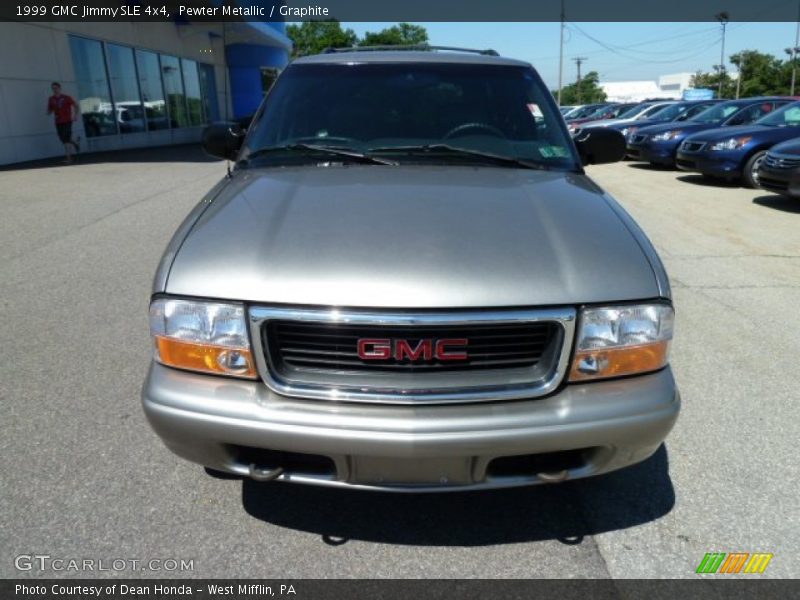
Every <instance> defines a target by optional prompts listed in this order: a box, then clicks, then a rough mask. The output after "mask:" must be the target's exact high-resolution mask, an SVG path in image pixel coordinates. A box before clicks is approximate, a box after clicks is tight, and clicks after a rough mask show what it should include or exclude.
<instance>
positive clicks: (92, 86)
mask: <svg viewBox="0 0 800 600" xmlns="http://www.w3.org/2000/svg"><path fill="white" fill-rule="evenodd" d="M69 46H70V51H71V52H72V64H73V65H74V67H75V79H76V80H77V85H78V98H77V101H78V106H79V107H80V112H81V118H82V119H83V129H84V132H85V134H86V137H96V136H100V135H111V134H115V133H117V121H116V119H115V118H114V114H113V113H114V110H113V105H112V104H111V93H110V91H109V86H108V76H107V74H106V63H105V58H104V55H103V45H102V44H101V43H100V42H98V41H95V40H87V39H85V38H80V37H74V36H70V37H69Z"/></svg>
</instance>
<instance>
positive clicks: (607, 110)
mask: <svg viewBox="0 0 800 600" xmlns="http://www.w3.org/2000/svg"><path fill="white" fill-rule="evenodd" d="M634 106H637V105H636V104H609V105H608V106H603V107H600V108H598V109H597V110H596V111H594V112H593V113H592V114H590V115H589V116H588V117H583V118H580V119H569V120H567V127H568V128H569V130H570V131H573V130H575V129H578V128H579V127H580V126H581V125H582V124H583V123H588V122H589V121H602V120H604V119H617V118H619V116H620V115H621V114H623V113H625V112H627V111H629V110H630V109H632V108H633V107H634Z"/></svg>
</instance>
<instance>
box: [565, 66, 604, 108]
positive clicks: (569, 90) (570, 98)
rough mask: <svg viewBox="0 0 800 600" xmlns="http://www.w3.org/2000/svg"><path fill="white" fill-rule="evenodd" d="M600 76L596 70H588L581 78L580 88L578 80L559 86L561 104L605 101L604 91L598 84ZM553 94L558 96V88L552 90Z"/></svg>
mask: <svg viewBox="0 0 800 600" xmlns="http://www.w3.org/2000/svg"><path fill="white" fill-rule="evenodd" d="M599 81H600V76H599V75H598V74H597V71H589V72H588V73H587V74H586V76H585V77H583V78H582V79H581V83H580V88H579V87H578V82H577V81H576V82H575V83H570V84H569V85H565V86H564V87H562V88H561V104H562V105H565V106H567V105H571V104H592V103H594V102H605V100H606V93H605V92H604V91H603V88H601V87H600V86H599ZM553 96H555V97H556V98H557V97H558V90H554V91H553Z"/></svg>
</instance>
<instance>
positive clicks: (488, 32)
mask: <svg viewBox="0 0 800 600" xmlns="http://www.w3.org/2000/svg"><path fill="white" fill-rule="evenodd" d="M417 24H418V25H422V26H424V27H425V28H426V29H427V30H428V38H429V40H430V43H431V44H433V45H440V46H460V47H467V48H492V49H494V50H497V51H498V52H499V53H500V54H501V55H502V56H508V57H511V58H519V59H522V60H525V61H528V62H530V63H531V64H533V66H534V67H536V70H537V71H539V74H540V75H541V76H542V78H543V79H544V80H545V83H547V85H548V86H549V87H550V88H553V89H554V88H556V87H557V86H558V45H559V29H560V23H557V22H556V23H417ZM391 25H394V23H342V26H343V27H349V28H351V29H353V30H354V31H355V32H356V33H357V34H358V35H359V36H361V35H363V34H364V32H366V31H380V30H381V29H383V28H385V27H390V26H391ZM796 30H797V24H796V23H736V22H732V23H728V25H727V32H726V35H725V57H726V58H725V60H726V67H727V69H728V70H729V71H730V72H735V70H736V67H735V66H733V65H731V64H730V62H729V59H728V57H729V56H730V55H731V54H734V53H736V52H738V51H740V50H758V51H760V52H766V53H769V54H774V55H775V56H778V57H779V58H781V59H785V58H788V57H787V55H786V53H785V52H784V48H789V47H791V46H793V45H794V44H795V36H796ZM592 38H594V39H592ZM721 38H722V28H721V26H720V24H719V23H717V22H705V23H569V22H568V23H567V28H566V31H565V32H564V75H563V77H564V84H567V83H571V82H573V81H575V78H576V75H577V71H576V65H575V62H574V61H573V60H572V59H573V58H575V57H579V56H580V57H584V58H586V59H587V60H586V61H585V62H584V63H583V65H582V67H581V71H582V73H583V74H585V73H587V72H589V71H597V72H598V73H599V74H600V81H602V82H607V81H630V80H657V79H658V77H659V75H669V74H671V73H684V72H689V73H695V72H697V71H698V70H700V71H711V70H712V67H713V65H715V64H719V61H720V50H721Z"/></svg>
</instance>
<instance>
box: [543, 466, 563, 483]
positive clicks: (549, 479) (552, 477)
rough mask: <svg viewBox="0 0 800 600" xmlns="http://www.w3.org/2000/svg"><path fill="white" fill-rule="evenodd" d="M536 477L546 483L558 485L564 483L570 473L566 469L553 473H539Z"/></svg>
mask: <svg viewBox="0 0 800 600" xmlns="http://www.w3.org/2000/svg"><path fill="white" fill-rule="evenodd" d="M536 476H537V477H538V478H539V479H541V480H542V481H544V482H545V483H558V482H560V481H564V480H565V479H566V478H567V477H568V476H569V473H568V472H567V470H566V469H564V470H563V471H553V472H552V473H537V474H536Z"/></svg>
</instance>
